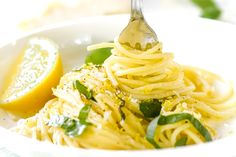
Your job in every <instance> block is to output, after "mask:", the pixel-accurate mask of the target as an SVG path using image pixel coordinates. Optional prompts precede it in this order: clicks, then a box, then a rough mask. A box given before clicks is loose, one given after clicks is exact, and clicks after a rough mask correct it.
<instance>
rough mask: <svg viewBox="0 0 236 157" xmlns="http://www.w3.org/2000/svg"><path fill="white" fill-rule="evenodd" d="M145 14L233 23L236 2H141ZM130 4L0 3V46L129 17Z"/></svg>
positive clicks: (71, 0)
mask: <svg viewBox="0 0 236 157" xmlns="http://www.w3.org/2000/svg"><path fill="white" fill-rule="evenodd" d="M143 1H144V12H145V13H146V12H160V13H164V14H172V15H173V16H192V17H197V16H205V17H207V18H213V19H217V20H222V21H226V22H230V23H236V0H143ZM129 11H130V0H0V21H1V22H0V45H1V44H3V43H5V42H6V41H9V40H10V39H13V38H15V37H17V36H20V35H21V34H23V33H25V32H29V31H32V30H34V29H37V28H40V27H46V26H48V25H52V24H56V23H60V22H64V21H71V20H76V19H79V18H81V17H87V16H97V15H111V14H123V13H129Z"/></svg>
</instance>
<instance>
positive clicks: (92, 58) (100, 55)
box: [85, 48, 112, 64]
mask: <svg viewBox="0 0 236 157" xmlns="http://www.w3.org/2000/svg"><path fill="white" fill-rule="evenodd" d="M111 49H112V48H100V49H96V50H93V51H91V52H90V54H89V55H87V57H86V59H85V63H86V64H88V63H93V64H103V63H104V61H105V60H106V59H107V58H108V57H110V55H111Z"/></svg>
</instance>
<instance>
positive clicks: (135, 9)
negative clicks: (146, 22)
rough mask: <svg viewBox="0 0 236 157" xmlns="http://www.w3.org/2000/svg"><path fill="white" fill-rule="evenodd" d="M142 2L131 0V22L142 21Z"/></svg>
mask: <svg viewBox="0 0 236 157" xmlns="http://www.w3.org/2000/svg"><path fill="white" fill-rule="evenodd" d="M142 5H143V0H131V21H133V20H137V19H143V18H144V17H143V12H142Z"/></svg>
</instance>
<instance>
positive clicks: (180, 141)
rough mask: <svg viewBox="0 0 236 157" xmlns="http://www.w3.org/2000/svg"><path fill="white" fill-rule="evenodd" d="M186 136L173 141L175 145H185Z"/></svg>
mask: <svg viewBox="0 0 236 157" xmlns="http://www.w3.org/2000/svg"><path fill="white" fill-rule="evenodd" d="M187 139H188V138H187V137H186V136H185V137H182V138H180V139H179V140H178V141H176V143H175V147H180V146H185V145H186V142H187Z"/></svg>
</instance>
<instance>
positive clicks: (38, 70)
mask: <svg viewBox="0 0 236 157" xmlns="http://www.w3.org/2000/svg"><path fill="white" fill-rule="evenodd" d="M17 60H18V61H17V62H18V63H17V64H16V65H15V67H14V69H13V70H12V71H13V72H11V76H10V77H9V79H10V80H9V81H8V83H7V84H8V85H7V87H6V88H5V90H4V92H3V94H2V95H1V96H0V107H3V108H5V109H7V110H9V111H13V112H14V113H20V115H21V116H24V117H26V116H29V115H31V114H33V113H35V112H37V111H38V110H39V109H40V108H42V107H43V105H44V104H45V103H46V102H47V101H48V100H49V99H50V98H52V90H51V89H52V88H53V87H55V86H56V85H57V84H58V83H59V80H60V77H61V76H62V74H63V69H62V62H61V57H60V54H59V52H58V46H57V45H56V44H55V43H53V42H52V41H51V40H48V39H45V38H33V39H31V40H29V42H28V44H27V46H26V49H24V51H23V53H22V54H21V55H20V57H19V58H18V59H17Z"/></svg>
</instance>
